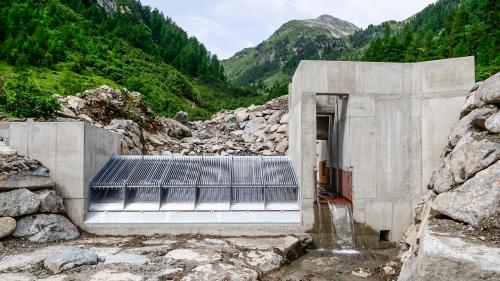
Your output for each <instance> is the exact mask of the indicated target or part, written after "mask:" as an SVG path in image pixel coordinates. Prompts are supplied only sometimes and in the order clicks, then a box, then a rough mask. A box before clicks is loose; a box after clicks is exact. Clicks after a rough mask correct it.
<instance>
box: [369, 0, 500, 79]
mask: <svg viewBox="0 0 500 281" xmlns="http://www.w3.org/2000/svg"><path fill="white" fill-rule="evenodd" d="M499 15H500V2H498V1H496V0H463V1H458V0H441V1H439V2H437V3H436V4H432V5H430V6H428V7H427V8H425V9H424V10H423V11H421V12H420V13H418V14H417V15H415V17H413V18H411V19H410V20H408V22H407V23H401V24H400V26H397V27H395V28H394V27H391V25H390V24H387V23H386V24H384V25H383V27H384V31H383V36H381V37H378V38H376V39H375V40H372V41H371V42H370V44H369V45H368V48H367V49H366V51H365V52H364V55H363V56H362V60H367V61H396V62H401V61H402V62H414V61H424V60H433V59H440V58H449V57H461V56H470V55H473V56H475V59H476V78H477V79H478V80H483V79H485V78H487V77H489V76H491V75H492V74H495V73H496V72H498V71H500V52H499V48H500V26H499ZM401 26H402V28H401Z"/></svg>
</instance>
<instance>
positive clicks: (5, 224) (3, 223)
mask: <svg viewBox="0 0 500 281" xmlns="http://www.w3.org/2000/svg"><path fill="white" fill-rule="evenodd" d="M14 230H16V220H15V219H13V218H11V217H3V218H0V238H5V237H8V236H10V235H11V234H12V233H13V232H14Z"/></svg>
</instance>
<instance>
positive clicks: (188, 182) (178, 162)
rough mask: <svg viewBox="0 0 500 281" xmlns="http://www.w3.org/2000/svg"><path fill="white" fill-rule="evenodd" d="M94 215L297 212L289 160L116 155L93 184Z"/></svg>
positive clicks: (91, 194)
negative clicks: (229, 211) (130, 212)
mask: <svg viewBox="0 0 500 281" xmlns="http://www.w3.org/2000/svg"><path fill="white" fill-rule="evenodd" d="M89 191H90V207H89V210H91V211H166V210H177V211H182V210H200V211H203V210H206V211H213V210H274V209H277V210H280V209H281V210H283V209H298V194H299V187H298V183H297V178H296V176H295V173H294V170H293V168H292V165H291V162H290V160H289V158H288V157H281V156H269V157H258V156H113V157H112V158H111V159H110V160H109V161H108V162H107V163H106V165H105V166H104V167H103V168H102V169H101V170H100V171H99V173H98V174H97V175H96V176H95V177H94V179H93V180H92V181H91V183H90V185H89Z"/></svg>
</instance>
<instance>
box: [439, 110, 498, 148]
mask: <svg viewBox="0 0 500 281" xmlns="http://www.w3.org/2000/svg"><path fill="white" fill-rule="evenodd" d="M497 111H498V108H497V107H496V106H494V105H489V106H484V107H481V108H478V109H475V110H473V111H472V112H471V113H469V114H467V116H465V117H463V118H462V119H460V121H458V123H457V124H456V125H455V127H453V129H452V130H451V133H450V136H449V137H448V141H449V143H450V145H451V146H452V147H455V145H456V144H457V143H458V141H459V140H460V139H461V138H462V137H463V136H465V135H466V134H467V133H469V132H478V131H480V128H479V127H478V126H477V125H478V124H479V125H480V124H481V123H482V124H484V123H485V122H486V119H488V118H489V117H490V116H491V115H493V114H495V113H496V112H497Z"/></svg>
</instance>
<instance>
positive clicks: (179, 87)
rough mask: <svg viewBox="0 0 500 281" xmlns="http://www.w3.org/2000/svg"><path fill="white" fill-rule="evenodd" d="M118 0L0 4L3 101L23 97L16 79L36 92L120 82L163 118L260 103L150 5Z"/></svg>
mask: <svg viewBox="0 0 500 281" xmlns="http://www.w3.org/2000/svg"><path fill="white" fill-rule="evenodd" d="M118 3H119V5H118V8H119V9H121V10H120V11H117V12H114V13H107V12H106V11H105V9H103V8H102V7H100V6H98V5H96V4H95V3H94V2H93V1H82V0H13V1H2V2H0V25H1V26H3V27H4V28H2V29H0V75H1V76H2V77H1V78H2V79H3V80H5V84H6V85H5V89H6V90H5V94H4V96H6V97H3V99H4V100H6V99H7V97H8V98H9V99H8V100H15V99H16V98H17V99H21V97H20V96H24V98H27V99H29V98H30V97H29V96H27V97H26V95H15V92H14V89H19V88H18V87H17V86H18V84H19V83H21V82H20V81H21V80H22V81H24V82H22V83H28V84H29V87H30V88H31V87H38V88H39V89H38V90H39V91H36V93H43V92H45V93H55V94H60V95H68V94H76V93H78V92H81V91H83V90H85V89H88V88H91V87H96V86H99V85H102V84H109V85H110V86H114V87H126V88H127V89H129V90H133V91H139V92H141V93H142V94H143V97H144V99H145V101H146V103H147V104H148V105H149V106H150V107H151V108H152V109H153V110H154V111H155V112H157V113H158V114H162V115H167V116H172V115H173V114H175V112H177V111H179V110H184V111H187V112H189V113H190V115H191V117H192V118H206V117H209V116H210V115H211V114H212V113H213V112H215V111H218V110H220V109H222V108H231V107H237V106H243V105H249V104H250V103H252V102H255V101H256V100H257V101H259V100H260V97H258V96H255V95H254V93H252V92H249V91H244V90H242V89H240V88H238V87H235V86H232V85H230V84H229V83H228V82H227V81H226V78H225V75H224V68H223V66H222V64H221V62H220V61H219V59H218V58H217V56H216V55H215V54H211V53H210V52H208V51H207V49H206V48H205V47H204V46H203V44H201V43H200V42H199V41H198V40H197V39H196V38H194V37H189V36H188V35H187V33H186V32H185V31H184V30H182V29H181V28H180V27H178V26H177V25H176V24H175V23H174V22H173V21H172V20H171V19H169V18H168V17H165V16H164V15H163V14H162V13H160V12H159V11H158V10H152V9H151V8H150V7H148V6H142V5H141V3H140V2H139V1H134V0H120V1H118ZM21 78H22V79H21ZM33 96H35V94H33ZM41 96H43V94H41ZM48 99H50V98H48ZM4 105H5V103H4ZM2 111H4V112H5V113H7V114H9V113H11V114H12V115H19V114H16V112H12V111H11V110H8V109H7V108H5V106H4V108H3V110H2ZM22 115H29V114H22Z"/></svg>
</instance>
